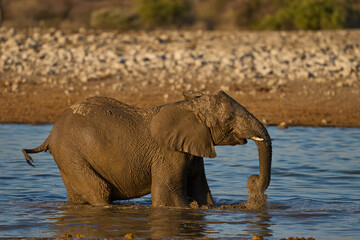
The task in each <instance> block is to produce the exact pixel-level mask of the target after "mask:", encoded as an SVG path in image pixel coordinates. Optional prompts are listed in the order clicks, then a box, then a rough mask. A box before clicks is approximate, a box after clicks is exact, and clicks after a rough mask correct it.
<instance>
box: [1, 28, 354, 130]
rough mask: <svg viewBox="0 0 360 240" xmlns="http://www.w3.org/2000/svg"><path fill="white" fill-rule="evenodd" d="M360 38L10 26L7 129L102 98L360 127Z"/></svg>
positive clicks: (4, 102)
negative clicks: (210, 95)
mask: <svg viewBox="0 0 360 240" xmlns="http://www.w3.org/2000/svg"><path fill="white" fill-rule="evenodd" d="M359 38H360V31H359V30H351V31H350V30H339V31H328V32H326V31H319V32H307V31H298V32H242V31H235V32H230V31H152V32H144V31H140V32H117V31H107V32H104V31H102V32H97V31H93V30H85V29H79V31H76V32H64V31H61V30H57V29H46V30H44V29H22V30H17V29H13V28H6V27H1V28H0V89H1V91H0V122H2V123H52V122H53V121H54V119H56V117H57V116H58V115H59V114H61V112H62V111H63V110H64V109H66V108H67V107H68V106H69V105H71V104H72V103H75V102H76V101H79V100H80V99H82V98H85V97H88V96H94V95H103V96H109V97H114V98H116V99H118V100H121V101H124V102H126V103H129V104H134V105H137V106H141V107H150V106H155V105H158V104H164V103H167V102H172V101H177V100H181V99H182V96H181V93H182V91H183V90H189V89H195V90H200V91H204V92H213V91H218V90H223V91H225V92H227V93H228V94H230V95H231V96H233V97H234V98H235V99H236V100H237V101H238V102H239V103H241V104H242V105H244V106H245V107H246V108H248V110H249V111H251V112H253V113H254V115H255V116H257V117H258V118H259V119H260V120H261V121H263V122H264V123H266V124H269V125H279V124H281V126H283V127H286V126H291V125H297V126H341V127H360V121H358V119H359V117H360V97H359V86H360V80H359V75H360V44H359V41H358V39H359Z"/></svg>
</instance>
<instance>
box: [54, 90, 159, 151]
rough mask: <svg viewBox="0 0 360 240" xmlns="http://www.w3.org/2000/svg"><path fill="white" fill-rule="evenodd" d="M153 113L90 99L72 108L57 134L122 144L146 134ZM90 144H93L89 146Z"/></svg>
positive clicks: (59, 122)
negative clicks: (128, 139) (122, 141)
mask: <svg viewBox="0 0 360 240" xmlns="http://www.w3.org/2000/svg"><path fill="white" fill-rule="evenodd" d="M150 115H152V113H151V110H148V109H142V108H137V107H134V106H130V105H127V104H125V103H122V102H119V101H117V100H115V99H112V98H107V97H91V98H86V99H84V100H82V101H80V102H78V103H75V104H74V105H72V106H71V107H70V108H69V109H67V110H66V111H65V112H64V113H63V114H62V115H61V116H60V117H59V118H58V119H57V120H56V122H55V124H54V129H53V130H54V131H56V132H61V133H62V134H61V133H58V134H61V135H64V134H66V135H67V136H72V138H74V139H78V140H80V139H90V138H92V139H93V142H97V143H98V144H103V143H102V142H101V141H102V140H104V141H114V138H116V139H118V141H121V140H122V139H121V138H129V137H134V135H138V134H146V132H148V128H149V126H148V125H149V124H150V123H149V121H150V119H151V116H150ZM88 144H90V143H88Z"/></svg>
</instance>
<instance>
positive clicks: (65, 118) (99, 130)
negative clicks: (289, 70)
mask: <svg viewBox="0 0 360 240" xmlns="http://www.w3.org/2000/svg"><path fill="white" fill-rule="evenodd" d="M184 97H185V100H182V101H178V102H174V103H169V104H165V105H161V106H157V107H153V108H138V107H135V106H130V105H127V104H125V103H122V102H120V101H117V100H115V99H112V98H108V97H101V96H96V97H89V98H86V99H84V100H82V101H80V102H78V103H75V104H74V105H72V106H71V107H69V108H68V109H67V110H65V112H64V113H63V114H62V115H60V117H59V118H58V119H57V120H56V121H55V123H54V125H53V128H52V130H51V132H50V134H49V136H48V137H47V139H46V140H45V141H44V142H43V143H42V144H41V145H40V146H39V147H37V148H34V149H22V152H23V154H24V156H25V158H26V161H27V163H29V164H30V165H32V166H34V165H33V160H32V158H31V157H30V156H29V154H30V153H38V152H41V151H47V150H49V152H50V153H51V154H52V155H53V158H54V160H55V162H56V163H57V165H58V167H59V170H60V174H61V177H62V180H63V182H64V185H65V187H66V191H67V196H68V202H70V203H75V204H91V205H108V204H111V203H112V202H113V201H115V200H125V199H132V198H137V197H141V196H144V195H146V194H149V193H151V200H152V205H153V206H174V207H186V206H189V205H190V203H191V202H193V201H196V202H197V203H198V205H199V206H201V205H214V204H215V203H214V200H213V197H212V195H211V192H210V189H209V186H208V183H207V179H206V175H205V170H204V160H203V158H204V157H207V158H214V157H216V152H215V148H214V146H216V145H243V144H246V143H247V139H252V140H254V141H255V143H256V145H257V149H258V154H259V172H260V174H259V175H251V176H250V177H249V179H248V184H247V185H248V188H249V190H251V189H252V190H256V191H259V192H262V193H264V192H265V190H266V189H267V187H268V186H269V184H270V176H271V160H272V146H271V139H270V136H269V134H268V131H267V130H266V128H265V126H264V125H263V124H262V123H261V122H260V121H259V120H257V119H256V118H255V117H254V116H253V115H252V114H251V113H250V112H248V111H247V110H246V109H245V107H243V106H242V105H240V104H239V103H238V102H236V101H235V100H234V99H233V98H231V97H230V96H229V95H227V94H226V93H225V92H223V91H219V92H216V93H207V94H205V93H202V92H198V91H192V90H190V91H185V92H184Z"/></svg>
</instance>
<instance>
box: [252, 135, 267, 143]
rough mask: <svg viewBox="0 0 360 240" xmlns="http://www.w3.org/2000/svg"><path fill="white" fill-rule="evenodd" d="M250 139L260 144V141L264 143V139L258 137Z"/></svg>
mask: <svg viewBox="0 0 360 240" xmlns="http://www.w3.org/2000/svg"><path fill="white" fill-rule="evenodd" d="M251 139H252V140H254V141H258V142H262V141H264V139H263V138H259V137H255V136H254V137H251Z"/></svg>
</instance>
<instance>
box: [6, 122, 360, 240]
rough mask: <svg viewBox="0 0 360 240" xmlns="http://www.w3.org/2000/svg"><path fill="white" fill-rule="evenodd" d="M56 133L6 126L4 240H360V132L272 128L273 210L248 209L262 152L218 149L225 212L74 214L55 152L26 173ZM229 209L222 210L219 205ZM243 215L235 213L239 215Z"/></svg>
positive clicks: (142, 205)
mask: <svg viewBox="0 0 360 240" xmlns="http://www.w3.org/2000/svg"><path fill="white" fill-rule="evenodd" d="M51 127H52V126H51V125H39V126H30V125H9V124H5V125H0V149H2V151H0V237H5V238H10V237H45V238H46V237H59V236H61V235H63V234H64V233H68V234H72V235H73V236H75V235H76V234H84V235H85V236H87V237H94V238H96V237H119V236H120V237H123V236H124V235H125V234H126V233H130V232H131V233H134V234H135V235H136V236H138V237H153V238H163V237H167V238H172V237H183V238H196V237H199V238H200V237H214V238H219V237H220V238H222V237H227V238H242V237H246V238H252V236H254V235H260V236H263V237H267V238H269V239H279V238H282V237H290V236H304V237H310V236H311V237H314V238H317V239H345V238H346V239H356V236H359V235H360V230H359V229H358V228H356V227H354V226H357V225H358V224H359V217H358V216H359V213H360V191H358V187H359V185H358V183H359V182H360V171H359V169H360V148H359V144H358V140H359V139H360V129H346V128H297V127H296V128H295V127H294V128H288V129H286V130H280V129H277V128H275V127H270V128H269V132H270V135H271V137H272V138H273V139H274V140H273V168H272V182H271V184H270V187H269V188H268V189H267V191H266V194H267V196H268V201H267V208H266V209H264V210H261V211H254V210H248V209H244V208H243V207H242V206H244V204H245V202H246V200H247V198H248V190H247V187H246V181H247V179H248V177H249V176H250V175H253V174H258V172H259V169H258V164H259V163H258V159H257V158H258V156H257V149H256V145H255V144H254V143H253V142H252V141H249V143H248V144H247V145H244V146H236V147H230V146H221V147H216V151H217V154H218V157H217V158H215V159H205V168H206V173H207V178H208V182H209V185H210V188H211V190H212V194H213V196H214V199H215V201H216V202H217V205H218V208H217V209H176V208H153V207H151V196H150V195H147V196H145V197H143V198H139V199H134V200H130V201H117V202H116V204H115V205H112V206H109V207H94V206H87V205H75V206H74V205H69V204H67V203H66V190H65V187H64V185H63V183H62V180H61V176H60V173H59V170H58V168H57V166H56V164H55V162H54V161H53V160H52V158H51V155H49V154H48V153H40V154H36V155H34V160H35V164H36V168H32V167H30V166H29V165H27V164H26V162H25V160H24V156H23V155H22V153H21V151H20V149H21V148H24V147H28V148H30V147H35V146H38V145H40V144H41V143H42V142H43V141H44V139H45V138H46V137H47V135H48V134H49V132H50V130H51ZM221 205H223V206H229V207H227V208H226V207H223V209H219V208H220V206H221ZM234 206H235V207H234Z"/></svg>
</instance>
